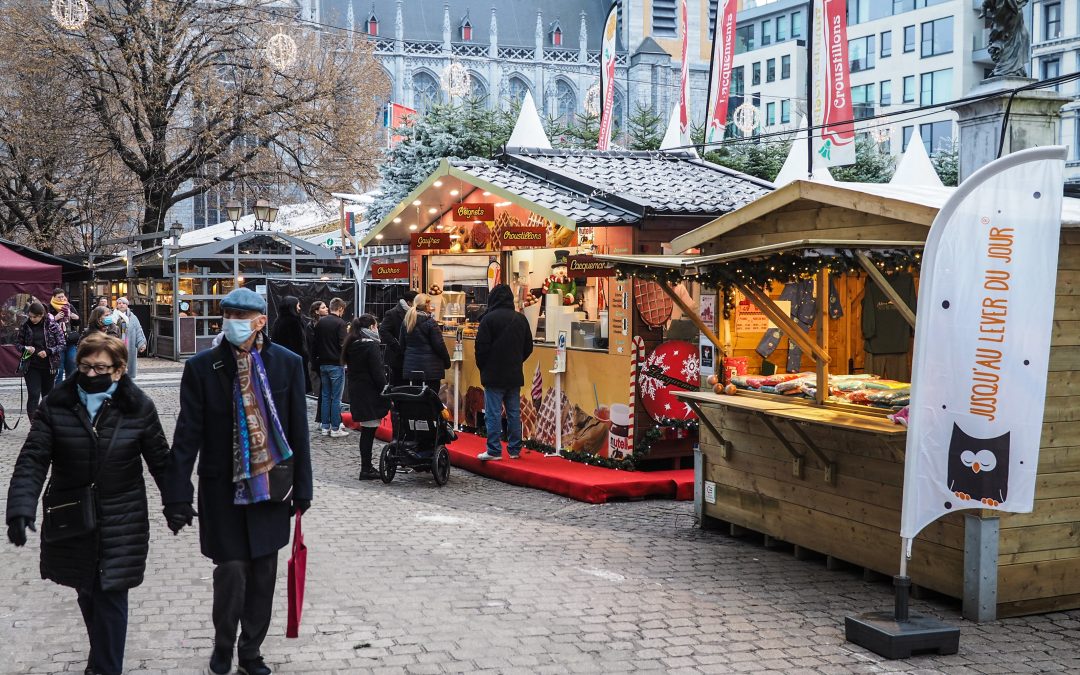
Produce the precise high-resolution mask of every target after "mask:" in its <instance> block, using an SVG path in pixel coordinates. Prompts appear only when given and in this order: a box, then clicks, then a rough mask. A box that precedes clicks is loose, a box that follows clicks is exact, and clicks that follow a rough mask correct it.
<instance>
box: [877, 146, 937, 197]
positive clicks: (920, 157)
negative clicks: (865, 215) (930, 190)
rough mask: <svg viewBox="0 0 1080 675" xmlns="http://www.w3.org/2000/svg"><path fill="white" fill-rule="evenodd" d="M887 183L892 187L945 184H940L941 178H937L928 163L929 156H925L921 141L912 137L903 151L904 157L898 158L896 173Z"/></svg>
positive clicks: (924, 148) (935, 172)
mask: <svg viewBox="0 0 1080 675" xmlns="http://www.w3.org/2000/svg"><path fill="white" fill-rule="evenodd" d="M889 183H890V184H892V185H922V186H926V187H945V184H944V183H942V182H941V177H940V176H938V173H937V171H936V170H935V169H934V164H933V163H932V162H931V161H930V156H929V155H927V154H926V147H925V146H924V145H923V142H922V139H921V138H918V137H913V138H912V139H911V141H910V142H909V143H908V147H907V150H906V151H904V156H903V157H901V158H900V163H899V164H897V166H896V172H895V173H894V174H893V177H892V180H890V181H889Z"/></svg>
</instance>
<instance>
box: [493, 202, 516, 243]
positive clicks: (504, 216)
mask: <svg viewBox="0 0 1080 675" xmlns="http://www.w3.org/2000/svg"><path fill="white" fill-rule="evenodd" d="M520 226H521V221H520V220H518V219H517V218H515V217H514V216H512V215H510V214H509V213H507V212H506V211H499V212H498V213H497V214H495V227H494V228H493V229H492V231H491V238H492V244H493V248H494V249H495V250H496V251H497V250H499V249H501V248H502V231H503V230H504V229H506V228H508V227H520Z"/></svg>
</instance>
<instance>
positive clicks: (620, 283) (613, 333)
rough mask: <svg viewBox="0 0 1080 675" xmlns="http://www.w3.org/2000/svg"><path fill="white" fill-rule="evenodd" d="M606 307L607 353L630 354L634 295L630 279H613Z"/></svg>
mask: <svg viewBox="0 0 1080 675" xmlns="http://www.w3.org/2000/svg"><path fill="white" fill-rule="evenodd" d="M609 303H610V305H609V308H608V321H609V325H608V353H609V354H621V355H623V356H630V355H631V352H632V347H631V345H632V342H631V339H632V338H633V323H634V322H633V314H632V311H633V308H634V296H633V293H632V289H631V280H630V279H613V280H612V284H611V298H610V299H609Z"/></svg>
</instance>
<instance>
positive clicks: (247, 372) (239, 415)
mask: <svg viewBox="0 0 1080 675" xmlns="http://www.w3.org/2000/svg"><path fill="white" fill-rule="evenodd" d="M221 308H222V312H223V314H224V322H223V328H224V335H225V339H224V340H222V341H221V344H219V345H218V346H216V347H214V348H212V349H208V350H206V351H203V352H201V353H199V354H198V355H196V356H195V357H194V358H192V359H190V360H188V362H187V363H186V364H185V366H184V375H183V378H182V379H181V381H180V416H179V418H178V419H177V421H176V435H175V436H174V438H173V449H172V452H171V453H169V459H168V464H167V466H166V470H165V481H164V487H163V489H162V501H163V502H164V503H165V518H166V520H167V522H168V525H169V529H171V530H172V531H173V533H174V534H175V533H177V532H179V531H180V530H181V529H182V528H183V527H184V526H185V525H190V524H191V522H192V520H193V518H194V517H195V516H198V518H199V542H200V544H201V549H202V554H203V555H204V556H206V557H207V558H210V559H211V560H213V561H214V565H215V567H214V604H213V609H212V616H213V621H214V650H213V653H212V655H211V657H210V670H211V672H213V673H219V674H220V673H228V672H230V671H231V669H232V660H233V653H234V652H233V650H234V648H235V650H236V655H237V657H238V660H239V672H241V673H245V674H246V675H269V673H270V672H271V671H270V668H269V667H267V665H266V664H265V662H264V661H263V658H262V653H261V649H262V643H263V640H264V639H265V638H266V634H267V631H268V630H269V628H270V616H271V611H272V608H273V601H274V582H275V580H276V578H277V563H278V551H279V550H280V549H281V548H283V547H285V546H286V545H288V543H289V528H290V523H289V519H290V518H291V516H292V515H293V514H294V513H297V514H299V513H303V512H304V511H306V510H307V509H308V507H309V506H311V493H312V485H311V455H310V453H309V447H308V445H309V439H308V426H307V402H306V399H305V397H304V377H305V373H304V365H303V361H301V359H300V357H299V356H297V355H296V354H294V353H292V352H291V351H289V350H288V349H285V348H284V347H280V346H278V345H275V344H272V343H271V342H270V338H269V337H267V336H266V334H265V332H264V331H263V329H264V328H265V327H266V320H267V317H266V301H265V300H264V299H263V298H262V296H260V295H259V294H257V293H255V292H254V291H252V290H249V289H246V288H239V289H237V290H235V291H233V292H231V293H229V294H228V295H226V296H225V298H224V299H223V300H222V301H221ZM196 459H198V463H199V468H198V475H199V511H198V513H196V512H195V509H194V508H193V506H192V502H193V501H194V493H195V490H194V487H193V486H192V484H191V471H192V469H193V468H194V466H195V461H196ZM238 624H239V628H240V635H239V642H237V627H238Z"/></svg>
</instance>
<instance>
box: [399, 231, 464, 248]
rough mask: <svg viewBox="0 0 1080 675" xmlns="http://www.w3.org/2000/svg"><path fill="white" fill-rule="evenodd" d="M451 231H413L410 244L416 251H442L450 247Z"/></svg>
mask: <svg viewBox="0 0 1080 675" xmlns="http://www.w3.org/2000/svg"><path fill="white" fill-rule="evenodd" d="M452 243H453V242H451V241H450V233H449V232H413V234H412V236H411V237H410V238H409V245H410V246H411V247H412V248H413V250H415V251H440V250H445V249H448V248H450V246H451V245H452Z"/></svg>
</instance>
